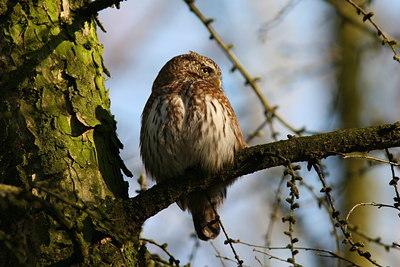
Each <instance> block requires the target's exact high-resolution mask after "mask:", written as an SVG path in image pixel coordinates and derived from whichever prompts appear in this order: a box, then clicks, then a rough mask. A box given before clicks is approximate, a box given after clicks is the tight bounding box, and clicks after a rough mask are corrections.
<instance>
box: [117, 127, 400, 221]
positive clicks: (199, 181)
mask: <svg viewBox="0 0 400 267" xmlns="http://www.w3.org/2000/svg"><path fill="white" fill-rule="evenodd" d="M398 146H400V122H396V123H394V124H385V125H380V126H373V127H365V128H355V129H346V130H338V131H334V132H329V133H323V134H318V135H313V136H305V137H290V138H289V139H288V140H281V141H278V142H274V143H269V144H264V145H258V146H253V147H250V148H247V149H245V150H244V151H242V152H240V153H238V154H237V155H236V158H235V163H234V165H233V167H232V168H231V169H229V170H225V171H223V172H221V173H220V174H219V175H217V176H208V177H199V176H198V175H197V174H196V173H193V172H190V171H189V172H188V173H187V174H185V175H182V176H180V177H176V178H175V179H170V180H167V181H164V182H162V183H160V184H157V185H155V186H153V187H152V188H150V189H149V190H147V191H145V192H143V193H140V194H139V195H137V196H136V197H134V198H131V199H129V200H126V201H125V202H124V207H125V209H126V211H127V213H128V214H130V215H132V216H131V217H130V218H129V220H131V222H132V223H133V224H135V225H137V226H140V225H141V224H142V223H143V222H144V221H145V220H146V219H148V218H149V217H151V216H153V215H155V214H157V213H158V212H159V211H161V210H163V209H165V208H167V207H168V206H169V205H171V204H172V203H174V202H175V201H176V200H178V199H179V198H180V197H181V196H184V195H186V194H188V193H191V192H194V191H201V190H204V189H206V188H208V187H210V186H213V185H215V184H218V183H221V182H222V181H230V180H233V179H234V178H236V177H239V176H242V175H246V174H250V173H253V172H256V171H259V170H262V169H267V168H271V167H276V166H280V165H286V164H287V163H288V162H291V163H294V162H301V161H304V162H313V161H315V160H317V159H322V158H326V157H329V156H334V155H341V154H343V153H350V152H366V151H371V150H376V149H384V148H390V147H398ZM138 211H140V212H138Z"/></svg>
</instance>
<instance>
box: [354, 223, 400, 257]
mask: <svg viewBox="0 0 400 267" xmlns="http://www.w3.org/2000/svg"><path fill="white" fill-rule="evenodd" d="M347 229H349V230H350V231H352V232H353V233H355V234H357V235H359V236H361V237H362V238H364V239H366V240H368V241H369V242H372V243H375V244H377V245H379V246H382V247H384V248H385V250H386V251H389V250H390V249H391V248H393V249H397V250H400V247H399V246H396V245H395V244H396V243H394V242H393V243H392V244H385V243H383V242H382V241H381V238H380V237H376V238H373V237H370V236H368V235H367V234H365V233H363V232H361V231H360V229H359V228H358V227H357V226H354V225H351V224H349V225H347Z"/></svg>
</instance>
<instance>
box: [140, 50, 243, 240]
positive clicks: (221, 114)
mask: <svg viewBox="0 0 400 267" xmlns="http://www.w3.org/2000/svg"><path fill="white" fill-rule="evenodd" d="M221 75H222V74H221V70H220V68H219V67H218V65H217V64H216V63H215V62H214V61H212V60H211V59H209V58H208V57H205V56H202V55H199V54H197V53H195V52H190V53H189V54H184V55H180V56H176V57H174V58H172V59H171V60H169V61H168V62H167V63H166V64H165V65H164V66H163V67H162V68H161V70H160V72H159V73H158V75H157V77H156V79H155V81H154V83H153V87H152V92H151V95H150V97H149V99H148V100H147V103H146V105H145V107H144V110H143V113H142V126H141V131H140V153H141V156H142V160H143V163H144V166H145V169H146V172H147V173H148V174H149V175H150V176H152V177H153V178H154V179H155V180H156V181H157V182H161V181H163V180H165V179H170V178H173V177H176V176H178V175H181V174H183V173H184V172H185V171H186V170H188V169H191V170H192V171H197V172H198V173H201V174H208V175H212V174H217V173H218V172H220V171H221V170H222V169H224V168H225V167H227V166H229V165H231V164H232V163H233V160H234V155H235V153H236V152H237V151H239V150H241V149H244V148H245V147H247V144H246V142H245V140H244V138H243V135H242V132H241V130H240V127H239V124H238V122H237V119H236V116H235V113H234V111H233V109H232V107H231V104H230V103H229V101H228V99H227V98H226V96H225V94H224V92H223V91H222V83H221ZM228 184H229V183H226V182H225V183H222V184H219V185H216V186H213V187H211V188H209V189H207V190H205V191H202V192H194V193H191V194H189V195H188V196H185V197H183V198H181V199H180V200H179V201H178V202H177V204H178V205H179V207H180V208H181V209H182V210H186V209H188V210H189V212H190V213H191V214H192V217H193V223H194V228H195V230H196V233H197V236H198V237H199V238H200V239H202V240H209V239H213V238H215V237H217V236H218V234H219V232H220V226H219V219H218V215H217V213H216V209H217V208H218V206H220V205H221V204H222V202H223V200H224V198H225V196H226V187H227V186H228Z"/></svg>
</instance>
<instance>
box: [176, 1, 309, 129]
mask: <svg viewBox="0 0 400 267" xmlns="http://www.w3.org/2000/svg"><path fill="white" fill-rule="evenodd" d="M184 2H185V3H186V4H187V5H188V6H189V8H190V10H191V11H192V12H193V13H194V14H195V15H196V16H197V17H198V18H199V19H200V21H201V22H202V23H203V24H204V26H205V27H206V28H207V30H208V32H209V33H210V35H211V36H210V38H211V39H214V40H215V41H216V42H217V43H218V45H219V46H220V47H221V48H222V50H223V51H224V52H225V54H226V55H227V56H228V58H229V60H230V61H231V62H232V64H233V67H232V69H231V70H232V71H235V70H238V71H239V72H240V73H241V74H242V76H243V77H244V79H245V81H246V82H245V84H246V85H249V86H250V87H251V88H252V89H253V91H254V92H255V93H256V95H257V97H258V99H259V100H260V102H261V104H262V106H263V108H264V110H265V117H266V118H267V120H268V121H269V122H271V120H272V118H273V117H275V118H276V119H277V120H278V121H279V122H281V123H282V124H283V125H284V126H285V127H286V128H288V129H289V130H290V131H292V132H293V133H295V134H298V135H300V134H301V133H302V130H296V129H295V128H294V127H293V126H291V125H290V124H289V123H287V122H286V121H285V120H284V119H283V118H282V117H280V116H279V115H278V114H277V113H276V112H275V109H276V107H273V106H271V105H269V104H268V101H267V99H266V97H265V96H264V94H263V93H262V91H261V89H260V87H259V86H258V84H257V81H258V80H259V78H253V77H252V76H251V75H250V74H249V72H248V71H247V70H246V69H245V68H244V66H243V65H242V64H241V63H240V62H239V60H238V59H237V57H236V56H235V55H234V54H233V53H232V51H231V49H232V47H233V46H232V45H227V44H225V42H224V41H223V40H222V38H221V37H220V36H219V35H218V33H217V32H216V31H215V29H214V28H213V27H212V26H211V23H212V22H213V21H214V20H213V19H208V18H206V17H205V16H204V15H203V13H201V11H200V10H199V9H198V8H197V6H196V5H195V4H194V2H195V1H194V0H184ZM269 113H270V114H271V115H270V116H269Z"/></svg>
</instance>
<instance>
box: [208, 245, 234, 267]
mask: <svg viewBox="0 0 400 267" xmlns="http://www.w3.org/2000/svg"><path fill="white" fill-rule="evenodd" d="M209 243H210V245H211V247H212V248H213V249H214V251H215V253H216V255H215V256H216V257H217V258H219V260H220V261H221V264H222V266H223V267H226V266H225V263H224V261H223V259H228V260H231V261H234V262H236V261H235V260H232V259H229V258H226V257H224V256H222V255H221V253H220V252H219V250H218V249H217V247H216V246H215V245H214V243H213V242H212V241H210V242H209Z"/></svg>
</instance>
